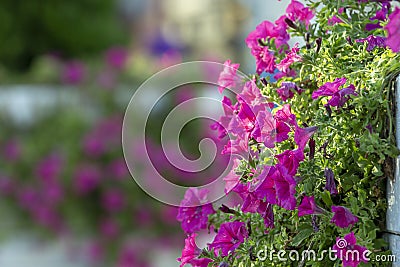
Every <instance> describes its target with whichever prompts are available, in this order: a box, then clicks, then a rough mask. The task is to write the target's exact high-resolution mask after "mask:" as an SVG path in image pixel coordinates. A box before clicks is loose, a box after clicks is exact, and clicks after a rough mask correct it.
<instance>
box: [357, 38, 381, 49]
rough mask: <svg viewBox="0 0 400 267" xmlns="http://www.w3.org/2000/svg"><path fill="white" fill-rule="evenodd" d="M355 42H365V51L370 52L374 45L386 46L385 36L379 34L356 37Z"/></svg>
mask: <svg viewBox="0 0 400 267" xmlns="http://www.w3.org/2000/svg"><path fill="white" fill-rule="evenodd" d="M356 42H357V43H364V42H367V43H368V46H367V51H368V52H371V51H372V50H374V48H375V47H386V43H385V42H386V38H385V37H381V36H375V35H370V36H368V37H367V38H362V39H357V40H356Z"/></svg>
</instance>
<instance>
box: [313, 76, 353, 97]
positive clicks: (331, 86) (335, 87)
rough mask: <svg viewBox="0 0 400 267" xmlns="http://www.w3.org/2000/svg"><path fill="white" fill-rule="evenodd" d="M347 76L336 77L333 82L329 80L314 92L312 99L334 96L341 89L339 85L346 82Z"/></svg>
mask: <svg viewBox="0 0 400 267" xmlns="http://www.w3.org/2000/svg"><path fill="white" fill-rule="evenodd" d="M346 81H347V80H346V78H336V79H335V81H333V82H327V83H325V84H324V85H322V86H321V87H320V88H318V89H317V90H316V91H314V92H313V93H312V99H316V98H318V97H320V96H332V95H333V94H335V93H336V92H338V91H339V87H340V86H342V85H344V84H345V83H346Z"/></svg>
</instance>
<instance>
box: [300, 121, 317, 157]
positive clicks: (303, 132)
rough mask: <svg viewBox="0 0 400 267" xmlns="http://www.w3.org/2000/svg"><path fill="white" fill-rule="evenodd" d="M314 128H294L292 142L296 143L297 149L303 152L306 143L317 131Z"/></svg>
mask: <svg viewBox="0 0 400 267" xmlns="http://www.w3.org/2000/svg"><path fill="white" fill-rule="evenodd" d="M317 129H318V128H317V127H316V126H311V127H307V128H301V127H299V126H298V125H296V126H295V131H294V141H295V142H296V144H297V146H298V149H299V150H300V151H303V150H304V148H305V147H306V144H307V143H308V140H309V139H310V138H311V136H312V135H313V134H314V133H315V132H316V131H317Z"/></svg>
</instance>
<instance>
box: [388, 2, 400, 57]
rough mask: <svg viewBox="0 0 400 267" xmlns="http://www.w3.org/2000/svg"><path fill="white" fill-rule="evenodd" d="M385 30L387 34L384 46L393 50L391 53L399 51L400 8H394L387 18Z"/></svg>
mask: <svg viewBox="0 0 400 267" xmlns="http://www.w3.org/2000/svg"><path fill="white" fill-rule="evenodd" d="M385 30H387V32H388V37H387V40H386V45H387V46H389V47H390V49H392V50H393V52H399V51H400V8H398V7H396V9H395V10H394V11H393V13H392V14H390V16H389V23H388V24H387V25H386V27H385Z"/></svg>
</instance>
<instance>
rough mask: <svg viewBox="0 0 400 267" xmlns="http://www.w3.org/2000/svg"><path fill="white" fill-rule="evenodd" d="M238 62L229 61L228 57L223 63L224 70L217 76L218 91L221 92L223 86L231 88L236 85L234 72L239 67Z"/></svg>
mask: <svg viewBox="0 0 400 267" xmlns="http://www.w3.org/2000/svg"><path fill="white" fill-rule="evenodd" d="M239 66H240V64H237V63H233V64H232V63H231V61H230V60H229V59H228V60H227V61H225V63H224V70H223V71H222V72H221V73H220V75H219V78H218V82H217V83H218V85H219V87H218V90H219V92H220V93H222V92H223V91H224V90H225V88H231V89H233V88H234V87H235V85H236V79H237V77H236V73H237V70H238V68H239Z"/></svg>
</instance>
